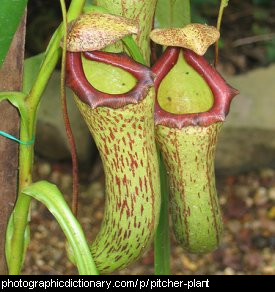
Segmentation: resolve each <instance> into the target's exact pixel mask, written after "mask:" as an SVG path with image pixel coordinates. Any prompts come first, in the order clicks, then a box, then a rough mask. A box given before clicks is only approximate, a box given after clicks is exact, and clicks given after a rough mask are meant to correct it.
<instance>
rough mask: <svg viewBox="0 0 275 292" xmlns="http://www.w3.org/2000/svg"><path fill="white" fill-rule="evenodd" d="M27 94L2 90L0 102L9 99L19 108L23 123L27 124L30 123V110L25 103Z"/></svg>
mask: <svg viewBox="0 0 275 292" xmlns="http://www.w3.org/2000/svg"><path fill="white" fill-rule="evenodd" d="M25 97H26V94H25V93H23V92H17V91H3V92H0V102H1V101H3V100H8V101H9V102H10V103H11V104H12V105H13V106H15V107H16V108H18V110H19V113H20V116H21V124H22V125H23V126H27V123H28V110H27V108H26V104H25Z"/></svg>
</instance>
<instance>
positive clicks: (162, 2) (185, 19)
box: [155, 0, 190, 28]
mask: <svg viewBox="0 0 275 292" xmlns="http://www.w3.org/2000/svg"><path fill="white" fill-rule="evenodd" d="M155 20H156V22H155V28H168V27H169V28H170V27H183V26H185V25H186V24H188V23H190V0H158V4H157V8H156V17H155Z"/></svg>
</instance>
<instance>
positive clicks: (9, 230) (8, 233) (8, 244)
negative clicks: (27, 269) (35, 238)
mask: <svg viewBox="0 0 275 292" xmlns="http://www.w3.org/2000/svg"><path fill="white" fill-rule="evenodd" d="M13 220H14V213H12V214H11V216H10V218H9V222H8V225H7V230H6V243H5V254H6V260H7V265H8V268H10V267H9V263H10V261H11V257H12V252H11V241H12V236H13V232H14V221H13ZM29 243H30V225H29V224H27V226H26V229H25V233H24V252H23V256H22V261H21V268H22V266H23V263H24V259H25V256H26V253H27V249H28V246H29ZM21 268H20V269H21Z"/></svg>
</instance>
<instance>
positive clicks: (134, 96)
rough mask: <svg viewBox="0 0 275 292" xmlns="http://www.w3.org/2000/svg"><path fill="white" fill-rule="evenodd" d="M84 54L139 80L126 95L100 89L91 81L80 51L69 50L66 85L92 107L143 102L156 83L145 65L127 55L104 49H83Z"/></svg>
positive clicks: (114, 106)
mask: <svg viewBox="0 0 275 292" xmlns="http://www.w3.org/2000/svg"><path fill="white" fill-rule="evenodd" d="M83 56H84V57H85V58H87V59H89V60H91V61H96V62H103V63H105V64H109V65H113V66H115V67H118V68H121V69H123V70H125V71H127V72H129V73H130V74H132V75H133V76H134V77H135V78H136V79H137V83H136V85H135V86H134V87H133V88H132V89H131V90H130V91H128V92H126V93H122V94H109V93H105V92H102V91H100V90H97V89H96V88H94V87H93V86H92V84H90V82H89V81H88V80H87V78H86V76H85V73H84V70H83V64H82V60H81V53H80V52H67V59H66V73H67V74H66V75H67V77H66V84H67V86H68V87H69V88H71V89H72V90H73V92H74V93H75V94H76V95H77V96H78V97H79V99H80V100H81V101H82V102H84V103H86V104H87V105H89V106H90V107H91V108H93V109H94V108H97V107H100V106H106V107H110V108H121V107H123V106H125V105H128V104H136V103H139V102H140V101H142V100H143V99H144V98H145V97H146V96H147V93H148V91H149V90H150V88H151V87H153V86H154V81H153V74H152V72H151V70H150V69H149V68H147V67H146V66H144V65H141V64H139V63H137V62H135V61H134V60H132V59H131V58H130V57H128V56H127V55H126V54H116V53H107V52H101V51H93V52H83Z"/></svg>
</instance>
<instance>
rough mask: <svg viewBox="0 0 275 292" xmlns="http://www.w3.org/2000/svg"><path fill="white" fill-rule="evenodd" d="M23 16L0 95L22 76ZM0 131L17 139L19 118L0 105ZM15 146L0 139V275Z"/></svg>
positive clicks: (13, 188)
mask: <svg viewBox="0 0 275 292" xmlns="http://www.w3.org/2000/svg"><path fill="white" fill-rule="evenodd" d="M25 28H26V15H24V16H23V19H22V21H21V23H20V25H19V27H18V30H17V32H16V34H15V36H14V38H13V41H12V44H11V47H10V49H9V52H8V55H7V57H6V59H5V62H4V64H3V66H2V68H1V70H0V91H20V90H21V86H22V76H23V60H24V45H25ZM0 130H1V131H5V132H7V133H9V134H11V135H13V136H15V137H18V135H19V115H18V111H17V109H16V108H15V107H13V106H12V105H11V104H10V103H8V102H6V101H3V102H1V103H0ZM17 169H18V144H17V143H15V142H13V141H12V140H9V139H7V138H4V137H2V136H0V275H3V274H7V267H6V262H5V249H4V247H5V231H6V226H7V221H8V218H9V216H10V213H11V211H12V209H13V206H14V203H15V200H16V192H17Z"/></svg>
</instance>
